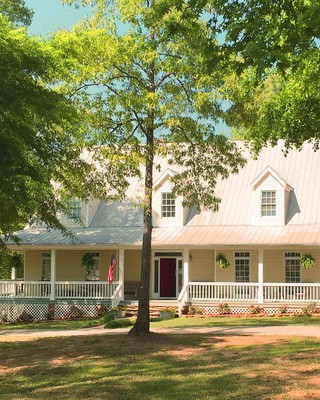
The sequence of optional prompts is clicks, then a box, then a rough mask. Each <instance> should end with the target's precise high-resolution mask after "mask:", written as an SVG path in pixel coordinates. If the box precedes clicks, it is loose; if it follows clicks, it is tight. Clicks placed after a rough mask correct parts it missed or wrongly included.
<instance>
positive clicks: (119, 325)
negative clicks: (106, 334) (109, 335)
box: [104, 319, 133, 329]
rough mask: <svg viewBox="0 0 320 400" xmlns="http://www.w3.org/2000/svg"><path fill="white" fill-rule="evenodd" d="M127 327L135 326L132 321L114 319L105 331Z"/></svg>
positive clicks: (106, 325) (108, 323) (107, 324)
mask: <svg viewBox="0 0 320 400" xmlns="http://www.w3.org/2000/svg"><path fill="white" fill-rule="evenodd" d="M127 326H133V322H132V321H131V320H130V319H113V320H110V321H108V322H107V323H106V324H105V326H104V327H105V329H116V328H125V327H127Z"/></svg>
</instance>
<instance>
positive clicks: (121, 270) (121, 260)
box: [119, 249, 124, 300]
mask: <svg viewBox="0 0 320 400" xmlns="http://www.w3.org/2000/svg"><path fill="white" fill-rule="evenodd" d="M119 284H121V292H120V298H121V300H124V249H119Z"/></svg>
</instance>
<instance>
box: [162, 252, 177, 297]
mask: <svg viewBox="0 0 320 400" xmlns="http://www.w3.org/2000/svg"><path fill="white" fill-rule="evenodd" d="M160 297H176V259H175V258H161V259H160Z"/></svg>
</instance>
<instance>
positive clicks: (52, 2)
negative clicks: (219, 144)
mask: <svg viewBox="0 0 320 400" xmlns="http://www.w3.org/2000/svg"><path fill="white" fill-rule="evenodd" d="M24 2H25V5H26V7H28V8H31V9H32V10H33V11H34V16H33V20H32V24H31V25H30V27H29V33H30V34H32V35H36V36H38V35H42V36H45V35H47V34H48V33H50V32H55V31H57V30H59V29H70V28H71V27H72V26H73V25H74V24H75V23H76V22H78V21H79V20H81V19H82V17H83V16H85V15H86V14H88V10H86V9H84V8H82V9H76V8H75V7H74V6H68V5H66V4H62V0H24ZM230 130H231V129H230V128H229V127H228V126H226V125H225V124H224V123H223V122H220V123H218V124H217V125H216V133H225V134H226V135H229V134H230Z"/></svg>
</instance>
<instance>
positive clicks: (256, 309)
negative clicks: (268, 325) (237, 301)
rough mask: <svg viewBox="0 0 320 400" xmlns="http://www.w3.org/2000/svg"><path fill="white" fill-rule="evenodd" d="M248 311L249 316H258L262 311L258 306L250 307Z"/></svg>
mask: <svg viewBox="0 0 320 400" xmlns="http://www.w3.org/2000/svg"><path fill="white" fill-rule="evenodd" d="M248 310H249V313H250V314H260V313H261V312H262V311H263V308H261V307H260V306H254V305H251V306H250V307H249V308H248Z"/></svg>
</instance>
